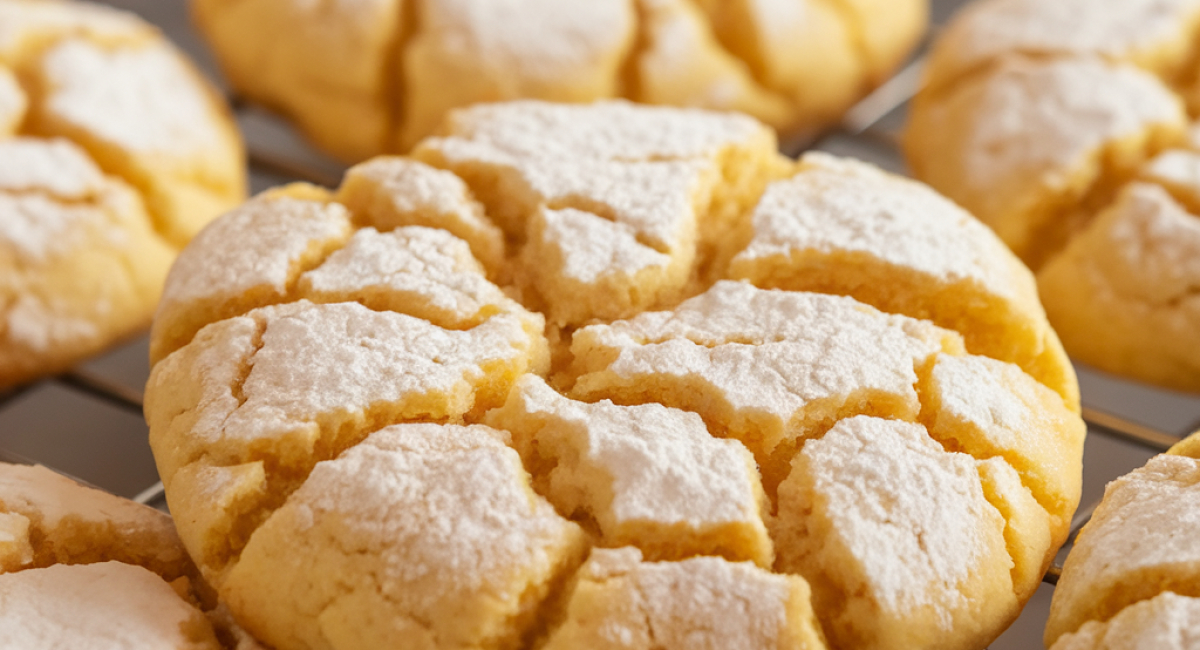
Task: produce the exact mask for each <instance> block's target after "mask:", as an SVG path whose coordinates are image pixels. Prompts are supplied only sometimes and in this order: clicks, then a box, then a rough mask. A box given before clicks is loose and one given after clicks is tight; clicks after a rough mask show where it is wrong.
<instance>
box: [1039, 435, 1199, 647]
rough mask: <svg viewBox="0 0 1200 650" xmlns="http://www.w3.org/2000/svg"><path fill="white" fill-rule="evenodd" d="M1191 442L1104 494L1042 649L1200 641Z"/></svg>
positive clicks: (1074, 555) (1062, 585) (1066, 576)
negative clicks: (1045, 646)
mask: <svg viewBox="0 0 1200 650" xmlns="http://www.w3.org/2000/svg"><path fill="white" fill-rule="evenodd" d="M1198 497H1200V434H1195V435H1193V436H1191V437H1190V438H1188V439H1187V440H1185V441H1183V442H1181V443H1180V444H1178V445H1176V446H1175V447H1173V448H1172V449H1171V450H1170V451H1169V452H1167V453H1166V454H1163V455H1160V456H1156V457H1154V458H1152V459H1150V462H1148V463H1146V465H1145V466H1144V467H1141V468H1139V469H1136V470H1134V471H1133V472H1131V473H1129V474H1127V475H1125V476H1122V477H1121V478H1119V479H1117V480H1115V481H1113V482H1112V483H1110V484H1109V485H1108V487H1107V489H1105V492H1104V500H1103V501H1102V502H1101V503H1100V506H1099V507H1098V508H1097V509H1096V512H1095V514H1093V515H1092V519H1091V521H1089V522H1088V524H1087V525H1086V526H1084V528H1083V530H1082V531H1080V533H1079V538H1078V540H1077V541H1076V542H1075V546H1074V548H1073V549H1072V550H1071V554H1070V555H1068V556H1067V562H1066V564H1065V565H1064V566H1063V573H1062V577H1061V578H1060V579H1059V583H1058V587H1057V588H1056V589H1055V592H1054V600H1053V602H1052V603H1051V608H1050V620H1049V621H1048V622H1047V623H1046V645H1047V647H1052V650H1126V649H1129V650H1133V649H1140V648H1163V649H1164V650H1171V649H1175V648H1180V649H1182V648H1190V647H1192V646H1193V645H1194V644H1195V641H1196V639H1197V638H1200V589H1197V587H1196V585H1197V577H1198V576H1200V544H1197V541H1196V540H1197V539H1198V535H1200V518H1198V517H1197V516H1196V510H1195V508H1194V507H1193V506H1194V505H1195V503H1196V499H1197V498H1198Z"/></svg>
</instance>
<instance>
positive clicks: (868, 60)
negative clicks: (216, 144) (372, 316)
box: [195, 0, 929, 162]
mask: <svg viewBox="0 0 1200 650" xmlns="http://www.w3.org/2000/svg"><path fill="white" fill-rule="evenodd" d="M195 5H196V9H195V13H196V18H197V24H198V26H199V28H200V29H201V31H202V32H203V33H204V34H205V36H206V37H207V38H208V41H209V43H210V45H212V46H213V49H214V51H215V53H216V54H217V56H218V58H219V59H220V62H221V64H222V67H223V70H224V72H225V76H226V78H228V79H230V80H231V81H232V83H233V84H234V86H235V87H237V88H238V90H239V92H240V93H241V94H244V95H247V96H249V97H253V98H255V99H256V100H258V101H260V102H261V103H263V104H265V105H271V106H279V107H281V108H282V109H284V110H285V112H287V113H288V114H289V115H291V116H292V117H293V118H294V119H295V120H296V121H297V122H298V124H299V126H300V127H301V129H302V130H304V131H305V132H307V134H308V135H309V137H311V138H312V139H313V140H314V141H315V142H316V143H317V144H318V145H319V146H321V147H322V148H325V149H326V150H329V151H331V152H332V153H334V154H335V155H337V156H340V157H342V158H343V159H345V160H346V161H347V162H358V161H361V160H363V159H364V158H367V157H369V156H372V155H378V154H382V153H396V152H401V151H407V150H409V149H410V148H411V146H412V145H413V144H414V143H416V142H418V141H419V140H420V139H421V138H422V137H425V136H428V135H429V134H431V133H436V132H437V131H436V129H437V127H438V124H439V123H442V122H443V120H445V119H448V118H449V116H450V115H451V114H452V113H453V112H454V111H455V110H460V109H463V108H466V107H468V106H471V105H478V104H479V103H481V102H499V101H515V100H521V99H533V100H542V101H555V102H563V103H575V104H579V103H587V102H593V101H598V100H604V99H610V98H616V97H624V98H627V99H632V100H636V101H641V102H646V103H648V104H672V105H677V106H695V107H698V108H707V109H715V110H741V111H745V112H748V113H749V114H751V115H753V116H754V117H756V118H758V119H760V120H763V121H764V122H767V123H769V124H771V125H772V126H774V127H777V128H780V129H782V130H783V131H784V132H786V133H788V134H800V133H813V132H816V131H817V130H819V129H820V128H821V127H822V126H823V125H826V124H829V123H832V122H833V121H836V119H837V118H838V117H839V116H840V115H841V114H842V113H843V112H844V111H846V110H847V109H848V108H849V107H850V106H851V105H852V104H853V102H854V101H856V100H857V99H858V98H859V97H861V96H863V95H865V94H866V93H867V92H868V91H869V90H870V89H871V88H872V87H874V86H876V85H878V84H879V83H881V82H882V81H883V80H884V79H885V78H886V77H887V75H888V73H890V72H891V71H892V70H894V69H896V68H897V67H899V65H900V64H901V63H902V62H903V61H904V60H905V59H906V58H907V56H908V54H909V53H910V52H911V51H912V50H913V49H914V48H915V46H916V45H917V44H918V42H919V40H920V37H921V33H922V32H923V30H924V27H925V25H926V24H927V22H928V11H929V3H928V2H927V0H893V1H890V2H878V0H856V1H850V0H837V1H836V2H825V1H809V0H806V1H805V2H762V1H761V0H755V1H754V2H748V1H747V2H741V1H737V2H721V3H715V2H699V3H693V2H689V1H688V0H596V1H593V2H589V3H583V4H580V3H574V4H563V3H556V2H553V1H552V0H504V1H502V2H497V1H495V0H491V1H489V0H453V1H450V2H447V1H445V0H441V1H432V0H414V1H413V2H411V3H406V2H400V1H399V0H368V1H361V0H356V1H346V0H342V1H339V2H329V3H323V4H320V5H313V4H311V3H308V2H302V1H299V0H249V1H246V2H237V3H228V2H223V1H220V0H198V1H197V2H196V3H195ZM766 63H769V65H766ZM449 119H452V118H449Z"/></svg>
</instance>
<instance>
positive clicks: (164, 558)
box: [0, 463, 253, 650]
mask: <svg viewBox="0 0 1200 650" xmlns="http://www.w3.org/2000/svg"><path fill="white" fill-rule="evenodd" d="M206 593H207V588H206V587H205V586H203V584H202V582H201V581H200V578H199V576H198V574H197V573H196V567H195V566H194V565H193V564H192V562H191V561H190V560H189V559H188V557H187V553H186V552H185V551H184V548H183V545H182V544H181V543H180V541H179V537H178V535H176V533H175V528H174V526H173V525H172V523H171V518H170V517H168V516H167V515H165V514H163V513H161V512H159V511H157V510H154V509H152V508H148V507H146V506H143V505H139V504H137V503H134V502H132V501H128V500H125V499H122V498H119V497H115V496H113V495H110V494H108V493H105V492H101V491H99V490H96V489H93V488H89V487H85V486H83V485H80V484H78V483H76V482H75V481H72V480H70V479H68V478H65V477H63V476H60V475H58V474H55V473H54V472H52V471H50V470H48V469H46V468H44V467H40V466H24V465H10V464H7V463H0V629H3V630H4V634H3V636H0V648H5V649H6V650H8V649H11V650H17V649H18V648H52V647H70V648H81V649H86V650H108V649H112V650H118V649H121V648H146V649H150V648H155V649H157V648H163V649H167V648H170V649H174V650H219V649H221V648H233V647H234V645H235V643H236V642H233V641H232V639H233V636H232V633H231V632H227V633H225V636H226V637H227V638H228V639H229V640H230V641H231V642H230V643H227V644H222V643H221V642H220V641H219V640H218V636H217V633H216V632H215V631H214V628H213V625H212V623H211V622H210V621H209V619H208V617H207V616H206V615H205V613H204V612H203V611H201V609H200V600H201V599H203V598H204V597H205V595H206ZM252 648H253V646H244V650H251V649H252Z"/></svg>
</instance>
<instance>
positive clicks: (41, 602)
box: [0, 562, 221, 650]
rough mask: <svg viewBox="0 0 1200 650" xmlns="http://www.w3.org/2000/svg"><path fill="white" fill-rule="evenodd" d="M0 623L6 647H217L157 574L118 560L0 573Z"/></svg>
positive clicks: (99, 649)
mask: <svg viewBox="0 0 1200 650" xmlns="http://www.w3.org/2000/svg"><path fill="white" fill-rule="evenodd" d="M0 628H2V629H4V633H5V644H6V645H9V647H13V648H89V650H123V649H126V648H138V647H158V648H178V649H180V650H218V649H219V648H220V647H221V646H220V644H218V643H217V639H216V636H215V635H214V634H213V632H212V628H211V627H210V626H209V624H208V621H207V620H206V619H205V618H204V615H203V614H201V613H200V610H198V609H196V608H195V607H193V606H192V605H190V604H188V603H187V602H186V601H184V600H183V599H182V598H180V597H179V595H178V594H177V593H175V591H174V590H173V589H172V588H171V587H170V585H168V584H167V583H166V582H163V580H162V578H160V577H158V576H156V575H154V574H153V573H151V572H149V571H147V570H146V569H143V568H141V567H137V566H132V565H129V564H122V563H120V562H102V563H98V564H86V565H70V566H68V565H57V566H52V567H49V568H45V569H31V570H28V571H20V572H17V573H10V574H6V575H0Z"/></svg>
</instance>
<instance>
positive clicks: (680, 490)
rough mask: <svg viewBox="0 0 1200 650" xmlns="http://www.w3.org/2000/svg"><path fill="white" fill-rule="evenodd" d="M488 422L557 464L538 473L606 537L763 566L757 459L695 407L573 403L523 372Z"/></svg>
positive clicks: (526, 450) (527, 454) (563, 503)
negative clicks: (718, 434)
mask: <svg viewBox="0 0 1200 650" xmlns="http://www.w3.org/2000/svg"><path fill="white" fill-rule="evenodd" d="M487 421H488V423H489V424H491V425H492V426H496V427H499V428H502V429H506V430H508V431H511V432H512V434H513V438H514V445H515V446H516V448H517V450H518V451H520V452H521V453H522V456H523V457H524V458H525V459H526V464H527V465H529V466H537V465H538V464H539V463H548V462H553V463H555V466H554V469H551V470H549V472H548V474H546V475H540V476H535V479H536V480H541V481H545V483H546V485H547V489H548V492H547V494H548V495H549V498H550V499H551V501H552V502H553V503H554V504H555V506H556V507H557V508H558V509H559V511H560V512H563V513H568V514H570V513H574V512H577V511H584V512H587V513H589V514H590V515H591V516H592V517H593V518H594V519H595V520H596V522H597V523H598V524H599V526H600V529H601V532H602V534H603V535H604V540H603V541H604V545H606V546H622V545H626V544H629V545H634V546H638V547H639V548H641V551H642V553H643V554H645V555H647V556H650V557H652V558H658V559H680V558H686V557H690V556H692V555H708V554H719V555H724V556H725V557H727V558H728V559H731V560H754V561H757V562H758V563H759V564H760V565H762V566H769V565H770V563H771V559H772V558H771V549H770V541H769V540H768V539H767V537H766V529H765V527H764V526H763V523H762V518H761V514H760V512H759V511H760V507H761V501H762V500H763V496H762V489H761V488H760V487H759V483H758V475H757V472H756V471H755V469H754V459H753V457H752V456H751V455H750V454H749V452H747V451H746V449H745V448H744V447H743V446H742V445H741V444H740V443H738V442H735V441H731V440H718V439H714V438H713V437H712V436H710V435H709V433H708V430H707V428H705V426H704V421H703V420H701V419H700V417H699V416H698V415H696V414H695V413H687V412H685V411H679V410H676V409H669V408H666V407H663V406H661V405H659V404H644V405H639V406H617V405H615V404H613V403H612V402H608V401H602V402H599V403H596V404H587V403H584V402H577V401H574V400H570V399H567V398H565V397H563V396H561V395H559V394H558V393H557V392H556V391H555V390H554V389H552V388H550V387H549V386H547V385H546V383H545V381H543V380H542V379H540V378H538V377H532V376H528V377H525V378H523V379H522V380H521V381H520V382H519V383H518V384H517V386H516V387H515V388H514V390H513V393H512V394H511V395H510V396H509V400H508V403H507V404H506V405H505V406H504V407H503V408H502V409H500V410H498V411H493V412H492V413H490V414H489V416H488V420H487ZM728 529H737V530H736V531H731V530H728ZM739 538H741V539H739ZM739 542H740V543H739Z"/></svg>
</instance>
